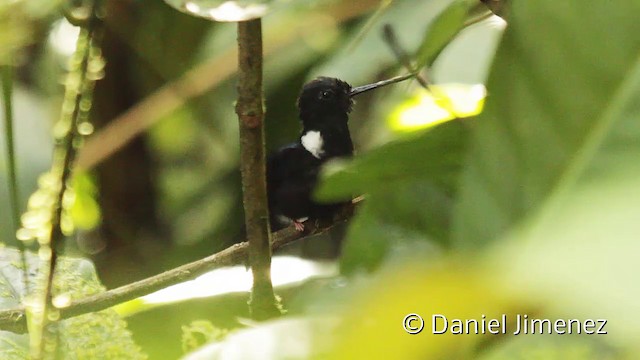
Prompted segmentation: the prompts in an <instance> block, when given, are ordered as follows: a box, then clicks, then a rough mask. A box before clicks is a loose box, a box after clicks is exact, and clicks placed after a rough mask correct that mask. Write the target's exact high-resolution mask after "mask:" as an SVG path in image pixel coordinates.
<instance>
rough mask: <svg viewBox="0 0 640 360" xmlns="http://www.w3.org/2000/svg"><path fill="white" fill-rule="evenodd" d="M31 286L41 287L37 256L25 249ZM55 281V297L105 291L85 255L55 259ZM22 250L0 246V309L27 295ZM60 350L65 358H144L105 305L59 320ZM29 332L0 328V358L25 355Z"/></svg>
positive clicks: (36, 288)
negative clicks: (21, 260)
mask: <svg viewBox="0 0 640 360" xmlns="http://www.w3.org/2000/svg"><path fill="white" fill-rule="evenodd" d="M27 255H28V256H27V262H28V266H29V274H28V279H29V289H30V290H31V291H33V290H34V289H35V290H36V291H37V290H39V289H40V288H41V287H42V284H43V282H42V280H43V279H42V276H41V273H39V272H38V268H39V266H40V264H41V262H40V260H39V258H38V256H36V255H33V254H31V253H27ZM58 261H59V262H58V269H57V271H56V278H55V281H54V287H55V293H54V295H55V296H58V295H60V296H64V297H66V298H68V299H69V300H76V299H79V298H82V297H86V296H89V295H94V294H97V293H100V292H102V291H104V287H103V286H102V285H101V284H100V282H99V280H98V278H97V276H96V273H95V269H94V267H93V265H92V264H91V263H90V262H89V261H87V260H83V259H74V258H68V257H62V258H60V259H59V260H58ZM22 272H23V270H22V269H21V265H20V254H19V252H18V251H16V250H14V249H9V248H1V249H0V308H2V309H10V308H15V307H17V306H19V305H20V304H21V303H22V301H23V297H24V296H25V289H24V283H23V277H22V276H23V275H22ZM58 331H59V333H60V344H59V347H60V350H61V351H62V354H64V359H145V358H146V356H145V355H144V354H142V352H141V351H140V349H139V348H138V346H137V345H136V344H135V343H134V342H133V339H132V336H131V333H130V332H129V331H128V330H127V329H126V323H125V322H124V320H122V319H121V318H120V317H119V316H118V315H117V314H116V313H115V311H114V310H111V309H109V310H103V311H99V312H96V313H90V314H85V315H81V316H77V317H74V318H70V319H67V320H62V321H60V322H59V323H58ZM27 355H28V335H27V334H22V335H18V334H14V333H12V332H8V331H0V358H2V359H27V358H28V356H27Z"/></svg>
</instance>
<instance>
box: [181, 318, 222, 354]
mask: <svg viewBox="0 0 640 360" xmlns="http://www.w3.org/2000/svg"><path fill="white" fill-rule="evenodd" d="M226 335H227V331H226V330H223V329H219V328H217V327H215V326H213V324H212V323H211V322H210V321H207V320H195V321H192V322H191V323H190V324H189V325H185V326H183V327H182V351H184V352H185V353H189V352H192V351H193V350H195V349H197V348H199V347H201V346H202V345H204V344H207V343H210V342H213V341H218V340H220V339H222V338H224V337H225V336H226Z"/></svg>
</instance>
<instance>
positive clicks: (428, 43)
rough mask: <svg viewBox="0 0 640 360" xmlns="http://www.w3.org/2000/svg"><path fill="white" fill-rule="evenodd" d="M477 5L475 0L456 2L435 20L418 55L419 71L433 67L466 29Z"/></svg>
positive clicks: (458, 0) (459, 0)
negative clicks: (441, 54) (447, 47)
mask: <svg viewBox="0 0 640 360" xmlns="http://www.w3.org/2000/svg"><path fill="white" fill-rule="evenodd" d="M476 5H477V1H475V0H473V1H472V0H456V1H454V2H453V3H452V4H451V5H449V7H447V8H446V9H445V10H444V11H443V12H441V13H440V14H439V15H438V17H436V18H435V20H433V22H432V23H431V24H430V25H429V27H428V28H427V31H426V33H425V35H424V39H423V40H422V44H420V48H419V49H418V51H417V53H416V63H417V68H418V69H422V68H423V67H425V66H426V67H431V65H432V64H433V62H434V61H435V60H436V58H437V57H438V55H440V53H441V52H442V50H444V48H445V47H446V46H447V45H448V44H449V43H450V42H451V41H452V40H453V38H455V37H456V35H458V33H459V32H460V31H461V30H462V29H464V27H465V22H466V20H467V18H468V15H469V13H470V11H471V10H472V9H473V8H474V7H475V6H476Z"/></svg>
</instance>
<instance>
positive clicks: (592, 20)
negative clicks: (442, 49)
mask: <svg viewBox="0 0 640 360" xmlns="http://www.w3.org/2000/svg"><path fill="white" fill-rule="evenodd" d="M576 9H579V11H577V10H576ZM639 11H640V2H638V1H632V0H626V1H621V2H617V3H616V4H615V6H614V5H612V4H610V3H606V2H594V3H590V6H588V7H585V6H584V3H583V2H580V1H577V0H574V1H565V2H562V4H561V5H559V3H558V2H555V1H551V0H546V1H535V2H533V1H519V2H516V3H515V4H514V6H513V8H512V12H511V18H510V26H509V28H508V29H507V31H506V33H505V36H504V39H503V42H502V44H501V46H500V48H499V50H498V53H497V55H496V61H495V63H494V65H493V69H492V73H491V76H490V80H489V83H488V85H487V88H488V93H489V94H490V95H489V99H488V100H487V103H486V107H485V111H484V113H483V114H482V115H481V118H480V119H479V122H480V124H481V126H479V127H478V128H477V131H475V134H474V140H473V146H472V148H471V151H470V153H469V158H468V163H467V168H466V171H465V174H464V179H463V186H462V189H461V191H462V194H461V197H460V203H459V207H458V209H457V214H456V216H455V225H454V238H455V240H456V242H457V243H458V244H460V245H461V246H469V245H482V244H485V243H487V242H489V241H491V240H492V239H495V238H497V237H499V236H500V235H502V234H504V232H505V231H507V230H509V229H511V228H512V227H513V226H514V225H516V224H518V223H519V221H520V220H522V219H523V217H525V216H526V215H528V214H531V213H532V211H534V210H536V209H538V208H539V207H540V205H541V204H542V203H543V202H544V201H545V200H546V199H548V198H549V196H550V195H551V194H552V193H554V192H555V191H557V190H558V189H559V188H560V187H562V186H565V185H566V184H567V182H568V181H572V180H570V179H572V178H574V177H575V175H576V171H577V170H578V169H580V168H581V167H582V166H584V164H585V163H588V162H591V161H595V158H594V155H595V152H596V149H597V148H598V146H599V145H600V144H601V143H600V141H602V140H601V139H600V138H602V136H601V135H602V134H603V133H604V134H607V133H608V131H611V129H612V127H611V126H610V124H615V123H617V122H620V121H622V120H623V117H622V116H621V115H618V117H616V118H612V111H614V110H615V109H616V108H617V107H620V106H621V105H622V104H621V102H624V101H630V99H631V98H632V97H630V96H629V95H630V94H631V93H632V92H633V89H632V88H630V85H629V83H628V81H629V78H630V77H631V76H634V72H635V71H636V70H635V69H636V66H637V62H638V58H639V54H640V37H637V36H629V35H630V34H637V33H640V22H639V21H637V16H636V14H637V13H638V12H639ZM605 29H606V31H605ZM612 39H615V41H612ZM596 59H597V60H596ZM635 100H636V101H637V98H636V99H635Z"/></svg>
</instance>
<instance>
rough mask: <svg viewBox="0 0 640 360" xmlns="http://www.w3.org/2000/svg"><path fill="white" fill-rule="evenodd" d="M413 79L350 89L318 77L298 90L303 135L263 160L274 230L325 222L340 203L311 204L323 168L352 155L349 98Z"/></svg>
mask: <svg viewBox="0 0 640 360" xmlns="http://www.w3.org/2000/svg"><path fill="white" fill-rule="evenodd" d="M410 77H412V75H411V74H409V75H402V76H397V77H395V78H391V79H388V80H383V81H379V82H377V83H373V84H368V85H363V86H358V87H355V88H352V87H351V85H349V84H348V83H347V82H345V81H342V80H340V79H336V78H330V77H319V78H317V79H315V80H312V81H310V82H308V83H307V84H305V85H304V86H303V87H302V91H301V92H300V96H299V98H298V110H299V116H300V120H301V122H302V132H301V133H300V137H299V138H298V141H296V142H294V143H292V144H289V145H286V146H284V147H282V148H280V149H279V150H278V151H276V152H275V153H273V154H272V155H271V156H270V157H269V158H268V159H267V193H268V197H269V213H270V222H271V229H272V230H273V231H275V230H278V229H281V228H283V227H285V226H288V225H290V224H293V225H294V226H295V227H296V229H297V230H298V231H303V230H304V225H303V224H302V223H303V222H304V221H306V220H307V219H313V220H322V219H329V218H331V217H332V215H333V214H334V213H335V211H336V210H338V209H339V208H340V207H341V206H343V205H344V203H333V204H322V203H318V202H316V201H314V200H313V199H312V196H311V195H312V193H313V190H314V188H315V186H316V184H317V182H318V175H319V172H320V168H321V166H322V164H324V163H325V162H326V161H327V160H330V159H333V158H338V157H350V156H352V155H353V143H352V141H351V134H350V133H349V127H348V121H349V113H350V112H351V108H352V107H353V103H354V102H353V97H354V96H355V95H358V94H362V93H364V92H366V91H369V90H372V89H375V88H378V87H381V86H384V85H388V84H393V83H396V82H399V81H403V80H406V79H408V78H410Z"/></svg>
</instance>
